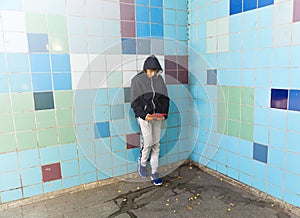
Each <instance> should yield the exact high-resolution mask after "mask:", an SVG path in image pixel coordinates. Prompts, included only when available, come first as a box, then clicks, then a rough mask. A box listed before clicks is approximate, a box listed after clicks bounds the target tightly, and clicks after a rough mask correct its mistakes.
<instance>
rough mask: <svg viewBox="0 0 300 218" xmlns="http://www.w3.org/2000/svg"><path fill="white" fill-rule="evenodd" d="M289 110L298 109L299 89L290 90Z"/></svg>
mask: <svg viewBox="0 0 300 218" xmlns="http://www.w3.org/2000/svg"><path fill="white" fill-rule="evenodd" d="M289 110H293V111H300V90H290V94H289Z"/></svg>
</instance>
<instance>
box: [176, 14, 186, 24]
mask: <svg viewBox="0 0 300 218" xmlns="http://www.w3.org/2000/svg"><path fill="white" fill-rule="evenodd" d="M187 21H188V15H187V12H186V11H176V22H177V25H183V26H187Z"/></svg>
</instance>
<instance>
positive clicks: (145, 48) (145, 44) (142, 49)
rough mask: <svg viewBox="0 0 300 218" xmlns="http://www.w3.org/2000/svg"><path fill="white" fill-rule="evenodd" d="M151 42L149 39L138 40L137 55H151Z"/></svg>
mask: <svg viewBox="0 0 300 218" xmlns="http://www.w3.org/2000/svg"><path fill="white" fill-rule="evenodd" d="M150 52H151V47H150V40H149V39H137V54H150Z"/></svg>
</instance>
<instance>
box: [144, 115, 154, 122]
mask: <svg viewBox="0 0 300 218" xmlns="http://www.w3.org/2000/svg"><path fill="white" fill-rule="evenodd" d="M145 120H146V121H151V120H153V117H152V116H151V114H147V116H146V117H145Z"/></svg>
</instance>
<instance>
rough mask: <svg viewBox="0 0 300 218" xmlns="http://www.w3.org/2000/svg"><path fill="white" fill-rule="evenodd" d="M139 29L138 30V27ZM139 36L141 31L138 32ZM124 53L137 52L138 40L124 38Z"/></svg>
mask: <svg viewBox="0 0 300 218" xmlns="http://www.w3.org/2000/svg"><path fill="white" fill-rule="evenodd" d="M147 25H148V24H147ZM137 31H138V29H137ZM149 35H150V30H149ZM137 37H140V36H139V33H137ZM122 53H123V54H136V40H135V39H129V38H122Z"/></svg>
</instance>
